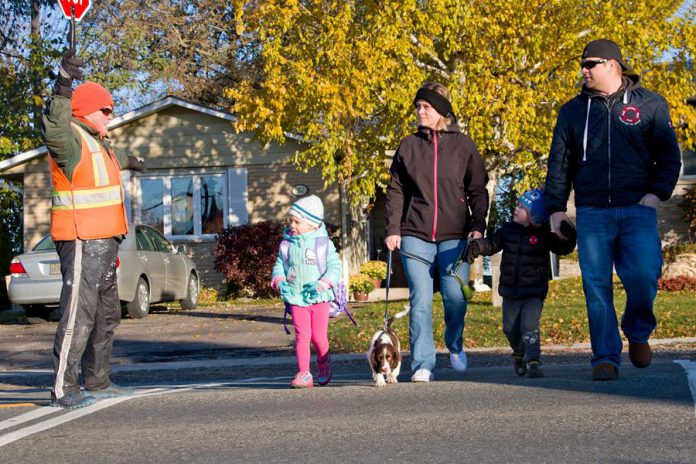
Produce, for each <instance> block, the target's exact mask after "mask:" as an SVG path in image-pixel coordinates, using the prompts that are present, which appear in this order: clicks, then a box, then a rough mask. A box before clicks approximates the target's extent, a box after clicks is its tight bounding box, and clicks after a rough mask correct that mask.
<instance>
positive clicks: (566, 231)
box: [559, 221, 578, 239]
mask: <svg viewBox="0 0 696 464" xmlns="http://www.w3.org/2000/svg"><path fill="white" fill-rule="evenodd" d="M559 229H560V231H561V233H562V234H563V236H564V237H567V238H572V239H574V238H575V237H577V235H578V232H577V231H576V230H575V227H573V224H571V223H570V222H568V221H561V225H560V227H559Z"/></svg>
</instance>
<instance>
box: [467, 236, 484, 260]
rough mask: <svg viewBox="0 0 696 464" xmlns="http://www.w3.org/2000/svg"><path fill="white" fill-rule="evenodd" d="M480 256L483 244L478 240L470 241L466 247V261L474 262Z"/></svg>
mask: <svg viewBox="0 0 696 464" xmlns="http://www.w3.org/2000/svg"><path fill="white" fill-rule="evenodd" d="M479 256H481V244H480V243H479V241H478V240H472V241H470V242H469V244H468V245H467V247H466V262H467V263H469V264H472V263H473V262H474V260H475V259H476V258H478V257H479Z"/></svg>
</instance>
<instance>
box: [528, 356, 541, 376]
mask: <svg viewBox="0 0 696 464" xmlns="http://www.w3.org/2000/svg"><path fill="white" fill-rule="evenodd" d="M543 376H544V370H543V369H542V368H541V362H540V361H537V360H532V361H529V362H528V363H527V377H529V378H530V379H540V378H542V377H543Z"/></svg>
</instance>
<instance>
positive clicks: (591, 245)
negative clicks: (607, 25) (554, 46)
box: [546, 39, 681, 380]
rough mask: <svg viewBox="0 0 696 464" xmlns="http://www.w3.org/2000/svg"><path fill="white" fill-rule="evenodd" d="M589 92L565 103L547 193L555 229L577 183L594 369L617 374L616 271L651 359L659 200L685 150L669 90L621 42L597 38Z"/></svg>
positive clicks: (587, 59)
mask: <svg viewBox="0 0 696 464" xmlns="http://www.w3.org/2000/svg"><path fill="white" fill-rule="evenodd" d="M580 67H581V69H582V76H583V80H584V86H583V88H582V92H581V93H580V94H579V95H577V96H576V97H575V98H573V99H572V100H570V101H568V102H567V103H565V104H564V105H563V107H561V110H560V112H559V114H558V121H557V123H556V127H555V129H554V134H553V141H552V143H551V151H550V154H549V160H548V172H547V177H546V195H547V201H548V203H547V205H548V207H547V208H548V212H549V213H551V223H552V226H553V227H554V230H555V231H557V233H558V234H559V235H561V236H562V234H561V232H560V228H559V225H560V223H561V221H563V220H567V219H568V216H567V215H566V213H565V211H566V203H567V201H568V196H569V194H570V190H571V188H572V189H574V190H575V206H576V208H577V231H578V253H579V258H580V269H581V271H582V278H583V288H584V291H585V299H586V302H587V313H588V319H589V326H590V339H591V342H592V354H593V356H592V366H593V369H592V378H593V379H595V380H613V379H616V378H617V377H618V376H619V367H620V365H621V349H622V342H621V337H620V335H619V330H618V323H617V319H616V312H615V309H614V301H613V285H612V271H613V268H614V267H615V268H616V272H617V274H618V276H619V278H620V279H621V282H622V283H623V285H624V288H625V289H626V294H627V302H626V309H625V311H624V314H623V317H622V318H621V329H622V331H623V333H624V335H625V336H626V338H627V339H628V342H629V357H630V359H631V362H632V363H633V365H634V366H636V367H647V366H648V365H650V362H651V360H652V352H651V350H650V345H649V344H648V339H649V337H650V334H651V333H652V331H653V330H654V328H655V324H656V321H655V316H654V314H653V302H654V300H655V296H656V294H657V280H658V278H659V277H660V273H661V269H662V250H661V243H660V238H659V236H658V232H657V215H656V208H657V205H658V204H659V202H660V201H665V200H668V199H669V198H670V196H671V195H672V191H673V190H674V186H675V185H676V182H677V179H678V177H679V171H680V169H681V156H680V151H679V146H678V145H677V138H676V134H675V133H674V128H673V127H672V122H671V119H670V116H669V110H668V107H667V102H666V101H665V99H664V98H663V97H662V96H660V95H658V94H656V93H654V92H650V91H648V90H646V89H644V88H642V87H641V86H640V84H639V77H638V76H637V75H635V74H633V72H632V70H631V69H630V68H629V67H628V66H627V65H626V63H625V62H624V61H623V58H622V55H621V51H620V49H619V47H618V45H617V44H616V43H614V42H612V41H611V40H606V39H600V40H594V41H592V42H590V43H589V44H587V46H586V47H585V49H584V51H583V54H582V59H581V62H580Z"/></svg>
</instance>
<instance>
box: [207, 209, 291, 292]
mask: <svg viewBox="0 0 696 464" xmlns="http://www.w3.org/2000/svg"><path fill="white" fill-rule="evenodd" d="M282 234H283V224H282V223H281V222H280V221H264V222H259V223H256V224H247V225H243V226H234V227H228V228H227V229H225V230H223V231H222V232H220V233H219V234H218V236H217V243H216V244H215V248H213V256H214V257H215V269H216V270H218V271H220V272H222V274H223V275H224V276H225V280H227V283H228V288H227V290H228V293H229V294H230V295H231V296H235V297H237V296H243V297H254V298H270V297H272V296H274V295H275V291H274V290H273V289H272V288H271V287H270V285H268V282H269V281H270V279H271V272H272V271H273V265H274V264H275V260H276V257H277V256H278V245H279V243H280V241H281V240H282Z"/></svg>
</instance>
